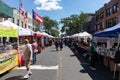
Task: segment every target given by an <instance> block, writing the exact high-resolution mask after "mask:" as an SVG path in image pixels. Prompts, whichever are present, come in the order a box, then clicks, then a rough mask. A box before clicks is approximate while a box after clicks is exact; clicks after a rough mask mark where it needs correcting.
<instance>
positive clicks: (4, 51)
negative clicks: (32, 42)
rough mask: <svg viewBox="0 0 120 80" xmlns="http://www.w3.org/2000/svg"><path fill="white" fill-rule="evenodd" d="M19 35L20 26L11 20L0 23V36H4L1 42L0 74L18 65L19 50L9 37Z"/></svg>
mask: <svg viewBox="0 0 120 80" xmlns="http://www.w3.org/2000/svg"><path fill="white" fill-rule="evenodd" d="M17 37H18V26H17V25H15V24H14V23H12V22H10V21H8V20H7V21H4V22H1V23H0V38H2V39H3V38H4V39H5V40H3V41H2V42H1V43H0V74H2V73H4V72H6V71H8V70H10V69H12V68H14V67H16V66H18V51H17V50H16V49H15V44H16V43H17V42H14V43H12V41H11V42H10V41H9V40H8V41H9V42H8V41H7V39H10V38H17Z"/></svg>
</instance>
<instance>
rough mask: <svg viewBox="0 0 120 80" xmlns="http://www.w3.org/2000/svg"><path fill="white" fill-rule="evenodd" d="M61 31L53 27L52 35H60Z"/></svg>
mask: <svg viewBox="0 0 120 80" xmlns="http://www.w3.org/2000/svg"><path fill="white" fill-rule="evenodd" d="M59 33H60V32H59V31H58V30H57V29H51V35H53V36H55V37H59Z"/></svg>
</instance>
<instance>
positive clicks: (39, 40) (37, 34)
mask: <svg viewBox="0 0 120 80" xmlns="http://www.w3.org/2000/svg"><path fill="white" fill-rule="evenodd" d="M34 38H36V39H37V44H38V52H39V53H40V52H41V50H42V47H43V45H42V43H43V35H42V33H41V32H39V31H37V32H35V33H34Z"/></svg>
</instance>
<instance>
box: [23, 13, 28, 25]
mask: <svg viewBox="0 0 120 80" xmlns="http://www.w3.org/2000/svg"><path fill="white" fill-rule="evenodd" d="M23 17H24V22H25V24H26V22H27V13H25V12H24V13H23Z"/></svg>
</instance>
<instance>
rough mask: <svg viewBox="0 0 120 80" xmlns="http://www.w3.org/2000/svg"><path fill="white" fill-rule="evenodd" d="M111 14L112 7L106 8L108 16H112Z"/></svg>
mask: <svg viewBox="0 0 120 80" xmlns="http://www.w3.org/2000/svg"><path fill="white" fill-rule="evenodd" d="M111 14H112V8H111V7H110V8H108V9H107V10H106V16H110V15H111Z"/></svg>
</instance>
